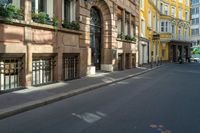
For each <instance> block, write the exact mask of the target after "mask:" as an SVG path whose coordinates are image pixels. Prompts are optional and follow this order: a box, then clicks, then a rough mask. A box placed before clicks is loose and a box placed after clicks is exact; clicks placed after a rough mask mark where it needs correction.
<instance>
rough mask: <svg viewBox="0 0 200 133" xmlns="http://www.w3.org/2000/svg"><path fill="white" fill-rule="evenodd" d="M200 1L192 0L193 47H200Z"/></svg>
mask: <svg viewBox="0 0 200 133" xmlns="http://www.w3.org/2000/svg"><path fill="white" fill-rule="evenodd" d="M199 9H200V0H192V10H191V19H192V28H191V29H192V45H193V47H197V46H200V32H199V31H200V22H199V19H200V12H199Z"/></svg>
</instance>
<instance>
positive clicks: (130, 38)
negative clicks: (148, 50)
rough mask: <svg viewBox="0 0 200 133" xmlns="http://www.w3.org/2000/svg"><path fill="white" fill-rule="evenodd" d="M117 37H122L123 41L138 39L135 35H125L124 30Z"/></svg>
mask: <svg viewBox="0 0 200 133" xmlns="http://www.w3.org/2000/svg"><path fill="white" fill-rule="evenodd" d="M117 38H118V39H120V40H121V41H130V42H135V41H136V38H135V37H134V36H130V35H125V34H124V33H123V32H122V33H119V34H118V35H117Z"/></svg>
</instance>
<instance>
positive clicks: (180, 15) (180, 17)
mask: <svg viewBox="0 0 200 133" xmlns="http://www.w3.org/2000/svg"><path fill="white" fill-rule="evenodd" d="M178 14H179V15H178V17H179V19H182V9H181V8H179V11H178Z"/></svg>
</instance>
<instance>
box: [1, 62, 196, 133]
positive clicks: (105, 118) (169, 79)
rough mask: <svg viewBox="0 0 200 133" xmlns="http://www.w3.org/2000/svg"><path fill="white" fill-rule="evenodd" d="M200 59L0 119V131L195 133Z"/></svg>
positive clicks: (10, 132) (24, 132) (44, 132)
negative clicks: (199, 61)
mask: <svg viewBox="0 0 200 133" xmlns="http://www.w3.org/2000/svg"><path fill="white" fill-rule="evenodd" d="M199 80H200V64H199V63H196V64H195V63H192V64H167V65H165V66H162V67H161V68H159V69H157V70H155V71H151V72H149V73H146V74H143V75H140V76H137V77H133V78H131V79H128V80H124V81H121V82H118V83H115V84H112V85H109V86H105V87H102V88H99V89H97V90H94V91H90V92H87V93H84V94H81V95H78V96H74V97H71V98H68V99H65V100H62V101H60V102H56V103H53V104H50V105H46V106H43V107H40V108H37V109H34V110H31V111H28V112H24V113H21V114H18V115H15V116H12V117H9V118H6V119H3V120H0V133H161V131H163V132H166V133H199V132H200V96H199V95H200V81H199Z"/></svg>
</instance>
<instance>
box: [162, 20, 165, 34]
mask: <svg viewBox="0 0 200 133" xmlns="http://www.w3.org/2000/svg"><path fill="white" fill-rule="evenodd" d="M164 31H165V23H164V22H161V32H164Z"/></svg>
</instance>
